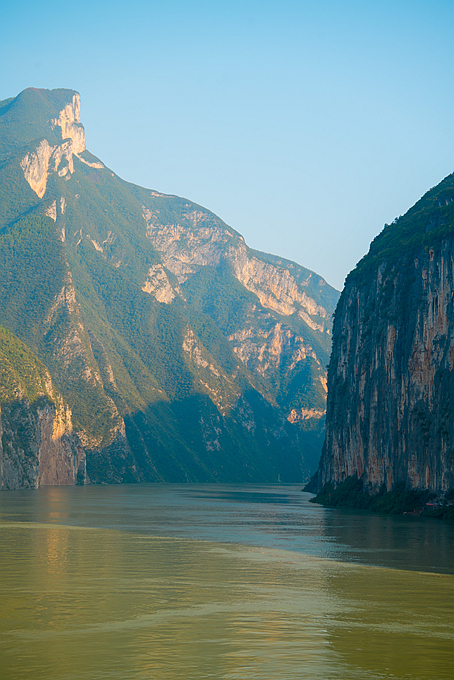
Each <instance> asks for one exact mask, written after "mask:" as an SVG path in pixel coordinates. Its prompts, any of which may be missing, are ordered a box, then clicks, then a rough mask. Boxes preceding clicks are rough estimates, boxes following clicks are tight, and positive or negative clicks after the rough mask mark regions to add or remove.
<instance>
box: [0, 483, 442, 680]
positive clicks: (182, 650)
mask: <svg viewBox="0 0 454 680" xmlns="http://www.w3.org/2000/svg"><path fill="white" fill-rule="evenodd" d="M216 492H218V494H217V495H216ZM280 500H281V501H282V502H280ZM58 513H62V515H64V518H62V517H60V516H58ZM337 516H338V517H337V519H336V513H332V512H329V511H328V512H327V511H325V510H324V509H323V508H317V507H316V506H315V507H314V506H313V505H311V504H308V503H307V497H305V495H304V494H300V493H298V494H297V489H296V488H288V489H285V488H282V487H278V488H277V489H275V488H274V487H229V488H228V489H227V488H225V487H211V488H207V487H192V488H190V487H175V488H173V487H172V486H171V485H165V486H162V487H159V488H158V487H153V486H149V487H127V488H125V487H108V488H95V487H91V488H88V489H71V488H66V489H62V488H61V487H60V488H51V487H48V488H46V489H41V490H39V491H38V492H33V491H32V492H7V493H5V494H3V493H2V494H0V517H1V518H2V520H3V522H2V524H1V525H0V529H1V530H0V574H1V582H2V605H1V609H2V615H1V619H0V662H1V663H0V666H1V668H2V678H4V679H5V680H22V678H29V677H33V678H35V679H36V680H44V678H46V679H49V680H79V679H81V680H85V679H86V680H89V679H90V680H91V679H95V678H112V679H114V680H116V679H118V680H120V679H122V678H127V679H129V678H131V679H134V680H136V679H137V680H138V679H142V678H144V679H145V678H147V679H148V678H149V679H150V680H176V679H182V678H187V679H189V680H195V679H196V678H197V679H199V678H219V679H225V680H227V679H232V680H233V679H235V680H237V679H238V680H240V679H247V678H253V679H257V680H258V679H263V680H267V679H268V678H269V679H273V680H290V679H292V680H293V679H294V678H308V679H312V678H313V679H314V680H318V679H319V678H320V679H323V680H329V679H330V678H332V679H333V680H334V679H338V678H339V679H340V678H342V679H348V678H352V679H356V678H366V679H368V678H410V679H412V678H414V679H416V678H421V679H424V680H426V679H427V680H429V679H430V680H436V679H437V678H440V679H441V678H443V679H447V678H452V677H453V673H452V671H453V669H454V614H453V610H454V609H453V605H454V577H453V576H452V575H451V574H447V573H443V571H446V565H445V564H444V560H445V559H446V558H447V557H449V546H448V544H449V540H450V537H451V538H452V530H451V529H452V527H450V526H449V525H446V524H445V525H444V526H445V527H446V529H445V530H444V531H443V529H440V528H439V527H441V526H442V523H438V524H437V523H436V522H431V523H430V525H428V526H429V527H433V530H432V532H429V533H426V530H425V528H424V527H425V526H426V524H427V522H426V523H424V522H423V523H419V524H418V522H405V521H404V522H402V518H376V517H371V516H367V517H366V519H364V516H360V515H355V514H350V513H347V514H342V513H337ZM389 519H391V521H390V522H388V521H387V520H389ZM404 519H406V518H404ZM68 520H69V522H68ZM376 520H378V524H377V522H376ZM380 520H385V521H384V524H380ZM394 520H395V521H394ZM379 524H380V526H381V529H379V528H378V526H379ZM83 525H85V526H87V527H92V528H87V529H85V528H83ZM116 526H117V527H118V528H115V529H114V528H112V527H116ZM371 526H372V528H373V531H372V534H373V536H374V538H373V539H372V538H371V537H370V532H371ZM418 526H419V531H418V529H417V528H418ZM402 527H404V528H405V527H408V529H407V534H405V531H404V530H403V529H402ZM156 534H158V535H156ZM159 534H161V535H159ZM166 534H167V535H166ZM429 534H430V537H429ZM403 535H406V536H407V540H406V541H404V544H403V545H402V540H401V543H400V544H398V543H397V537H398V536H403ZM418 536H419V538H418ZM200 539H204V540H200ZM380 541H382V544H380ZM428 541H429V543H427V542H428ZM434 541H438V543H439V544H440V545H441V548H440V547H439V550H438V554H439V556H440V560H441V565H440V569H439V573H424V572H423V571H422V567H421V564H424V563H425V562H427V563H428V564H431V563H435V567H436V562H437V559H436V556H434V555H429V556H426V557H423V556H421V555H420V557H419V560H420V562H421V564H419V565H418V564H416V562H417V558H416V553H417V552H418V550H420V548H421V545H424V544H425V545H426V547H427V548H428V549H429V550H431V549H434V548H435V543H434ZM394 545H395V551H394V553H395V554H393V546H394ZM381 548H382V549H384V548H386V550H383V554H382V557H381V559H382V560H384V561H385V562H389V563H390V565H391V566H395V565H396V564H397V563H399V564H401V563H402V562H403V561H404V555H407V561H408V567H407V568H406V569H389V568H381V567H373V566H368V564H371V563H372V564H374V563H377V555H378V554H379V553H381V552H382V550H381ZM450 549H451V550H452V545H451V548H450ZM333 557H335V558H336V559H332V558H333ZM358 562H363V564H359V563H358ZM451 567H452V563H451ZM417 568H419V569H421V571H419V572H418V571H416V570H415V569H417Z"/></svg>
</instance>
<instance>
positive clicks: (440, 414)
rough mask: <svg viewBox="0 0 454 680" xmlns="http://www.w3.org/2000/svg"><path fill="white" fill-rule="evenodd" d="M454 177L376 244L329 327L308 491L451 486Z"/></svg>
mask: <svg viewBox="0 0 454 680" xmlns="http://www.w3.org/2000/svg"><path fill="white" fill-rule="evenodd" d="M453 200H454V176H453V175H450V176H449V177H447V178H446V179H445V180H444V181H443V182H442V183H441V184H440V185H439V186H437V187H435V188H434V189H432V190H431V191H429V192H428V193H427V194H426V195H425V196H424V197H423V198H422V199H421V200H420V201H419V202H418V203H417V204H416V205H415V206H414V207H413V208H412V209H411V210H410V211H409V212H408V213H407V214H406V215H405V216H404V217H401V218H399V219H398V220H396V221H395V222H394V223H393V224H392V225H385V229H384V230H383V232H382V233H381V234H380V235H379V236H378V237H377V238H376V239H375V241H374V242H373V243H372V245H371V248H370V251H369V254H368V255H367V256H366V257H365V258H363V260H362V261H361V262H360V263H359V264H358V266H357V268H356V269H355V270H354V271H353V272H352V273H351V274H350V275H349V277H348V278H347V280H346V284H345V288H344V291H343V292H342V295H341V298H340V300H339V303H338V306H337V309H336V313H335V320H334V328H333V350H332V356H331V362H330V366H329V371H328V404H327V430H326V442H325V446H324V451H323V455H322V458H321V461H320V467H319V470H318V473H317V474H316V477H315V478H314V480H313V482H312V488H313V490H314V491H319V490H320V489H321V488H322V487H323V485H324V484H325V483H327V482H330V483H331V484H332V485H333V486H335V487H336V486H337V485H338V484H339V483H340V482H342V481H344V480H345V479H346V478H347V477H350V476H357V477H358V478H359V479H362V480H363V482H364V488H365V490H367V491H369V493H376V492H378V491H379V490H380V489H386V490H388V491H390V490H392V489H393V488H394V487H395V486H396V484H398V483H404V484H405V485H406V486H407V487H408V488H415V489H427V490H431V491H435V492H437V493H443V492H445V491H446V490H448V489H450V488H452V487H454V371H453V367H454V210H453V207H452V203H453Z"/></svg>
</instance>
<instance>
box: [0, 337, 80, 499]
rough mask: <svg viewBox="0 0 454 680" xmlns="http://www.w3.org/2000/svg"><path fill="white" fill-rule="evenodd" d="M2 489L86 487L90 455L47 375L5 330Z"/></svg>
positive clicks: (0, 381) (1, 345)
mask: <svg viewBox="0 0 454 680" xmlns="http://www.w3.org/2000/svg"><path fill="white" fill-rule="evenodd" d="M0 435H1V440H0V489H23V488H30V487H31V488H37V487H39V486H43V485H49V484H75V483H82V484H83V483H84V482H85V480H86V474H85V453H84V450H83V448H82V446H81V444H80V442H79V441H78V439H77V437H76V436H75V435H74V434H73V428H72V422H71V412H70V410H69V408H68V406H67V405H66V404H65V403H64V401H63V399H62V397H61V395H60V394H59V393H58V392H57V390H56V389H55V388H54V386H53V385H52V382H51V378H50V375H49V372H48V370H47V369H46V368H45V366H44V365H43V364H42V363H41V362H40V361H39V360H38V359H37V358H36V357H35V356H34V355H33V354H32V353H31V352H30V350H29V349H28V348H27V347H26V346H25V345H24V344H23V343H22V342H20V341H19V340H18V339H17V338H16V337H14V335H12V334H11V333H9V332H8V331H6V330H5V329H3V328H1V327H0Z"/></svg>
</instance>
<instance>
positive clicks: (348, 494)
mask: <svg viewBox="0 0 454 680" xmlns="http://www.w3.org/2000/svg"><path fill="white" fill-rule="evenodd" d="M310 502H311V503H318V504H320V505H324V506H327V507H332V508H352V509H358V510H371V511H372V512H376V513H381V514H385V515H415V516H422V517H436V518H440V519H454V490H453V489H451V490H450V491H448V492H446V494H444V496H443V497H438V496H437V495H436V494H435V493H433V492H430V491H425V490H421V489H407V488H405V485H404V484H397V485H396V486H395V488H394V489H393V490H392V491H385V490H384V489H382V490H380V491H379V493H378V494H375V495H373V496H372V495H370V494H368V493H366V492H365V491H364V489H363V481H362V479H358V478H357V477H347V479H346V480H345V481H343V482H341V483H340V484H339V486H337V487H336V488H334V487H333V486H332V485H331V484H325V486H324V487H323V489H322V490H321V491H320V492H319V493H318V494H317V495H316V496H314V498H311V499H310Z"/></svg>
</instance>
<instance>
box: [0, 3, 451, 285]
mask: <svg viewBox="0 0 454 680" xmlns="http://www.w3.org/2000/svg"><path fill="white" fill-rule="evenodd" d="M0 55H1V64H2V69H1V71H2V73H1V77H0V99H6V98H7V97H11V96H15V95H16V94H18V93H19V92H20V91H21V90H23V89H24V88H26V87H30V86H33V87H43V88H55V87H67V88H72V89H75V90H78V91H79V92H80V93H81V96H82V121H83V123H84V125H85V128H86V137H87V147H88V148H89V150H90V151H92V152H93V153H94V154H96V155H97V156H99V157H100V158H101V159H102V160H103V161H104V162H105V163H106V164H107V165H109V166H110V167H111V168H112V169H113V170H115V172H117V173H118V174H119V175H120V176H122V177H123V178H124V179H127V180H129V181H131V182H134V183H136V184H140V185H142V186H146V187H150V188H152V189H156V190H159V191H163V192H165V193H172V194H177V195H180V196H185V197H187V198H190V199H191V200H193V201H195V202H197V203H200V204H202V205H204V206H206V207H207V208H209V209H210V210H212V211H213V212H215V213H217V214H218V215H219V216H220V217H221V218H222V219H224V220H225V221H226V222H227V223H228V224H230V225H231V226H232V227H234V228H235V229H237V230H238V231H239V232H240V233H242V234H243V235H244V237H245V238H246V241H247V242H248V244H249V245H250V246H252V247H254V248H257V249H259V250H264V251H267V252H272V253H275V254H278V255H282V256H284V257H287V258H289V259H293V260H295V261H297V262H299V263H300V264H302V265H304V266H306V267H309V268H310V269H314V270H315V271H317V272H318V273H320V274H321V275H322V276H324V277H325V278H326V279H327V281H328V282H329V283H331V284H332V285H334V286H336V287H337V288H341V287H342V285H343V281H344V278H345V276H346V275H347V274H348V272H349V271H350V270H351V269H352V268H353V267H354V266H355V264H356V262H357V261H358V260H359V259H360V258H361V257H362V256H363V255H364V253H365V252H367V250H368V247H369V243H370V241H371V240H372V238H373V237H374V236H375V235H376V234H377V233H378V232H379V231H381V229H382V227H383V224H384V223H385V222H391V221H392V220H393V219H394V217H396V216H398V215H400V214H402V213H404V212H405V211H406V210H407V209H408V208H409V207H410V206H411V205H412V204H413V203H414V202H415V201H416V200H418V198H419V197H420V196H421V195H422V194H423V193H424V192H425V191H427V190H428V189H429V188H430V187H432V186H434V185H435V184H437V183H438V182H439V181H440V180H441V179H442V178H443V177H445V176H446V175H447V174H449V173H450V172H451V171H454V87H453V78H454V2H453V0H450V1H444V0H431V1H428V0H427V1H426V0H400V1H399V0H394V2H390V1H388V0H381V1H380V2H379V1H378V0H374V1H369V2H368V1H365V0H364V1H362V2H360V1H356V2H355V1H354V0H317V1H316V0H311V1H305V0H301V1H300V2H294V1H293V2H292V1H290V0H281V1H280V2H279V3H278V2H269V1H267V0H261V1H260V2H258V1H257V2H256V1H255V0H252V1H249V2H248V1H247V0H245V1H244V2H236V1H235V0H233V1H231V2H229V1H224V2H217V1H216V0H211V1H210V2H202V1H200V2H198V1H196V0H194V1H193V0H187V1H186V2H183V1H178V0H167V1H166V2H159V3H158V2H153V0H151V1H147V2H142V1H140V0H130V1H129V2H119V1H117V0H112V1H111V2H106V1H105V0H100V1H99V2H96V3H92V2H90V3H89V2H86V0H81V1H80V2H77V3H62V2H61V1H59V2H52V1H49V2H48V1H46V0H43V1H42V2H36V1H34V2H29V1H23V0H16V2H14V3H13V2H11V3H8V5H7V4H6V3H5V2H3V3H2V7H1V9H0Z"/></svg>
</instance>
